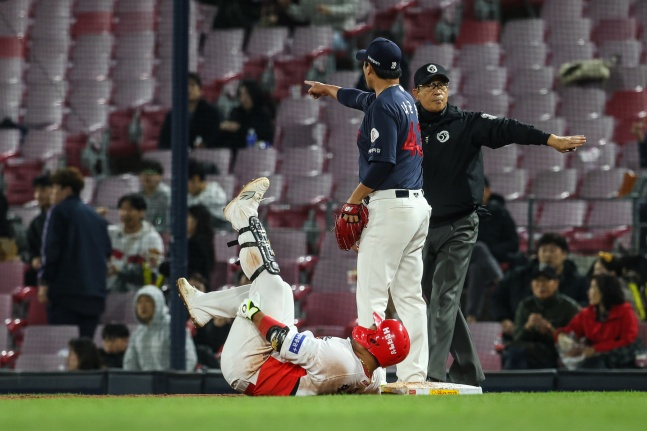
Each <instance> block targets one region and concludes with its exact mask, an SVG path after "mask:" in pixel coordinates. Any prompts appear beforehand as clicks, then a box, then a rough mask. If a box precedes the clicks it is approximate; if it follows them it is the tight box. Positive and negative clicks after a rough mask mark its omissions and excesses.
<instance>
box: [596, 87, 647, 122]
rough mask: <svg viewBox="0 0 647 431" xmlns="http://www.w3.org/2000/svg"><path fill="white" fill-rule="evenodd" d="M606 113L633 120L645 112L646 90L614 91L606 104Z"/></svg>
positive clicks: (646, 109) (646, 112) (646, 111)
mask: <svg viewBox="0 0 647 431" xmlns="http://www.w3.org/2000/svg"><path fill="white" fill-rule="evenodd" d="M606 113H607V115H611V116H613V117H615V118H616V119H618V120H633V119H637V118H640V117H643V116H645V115H646V114H647V91H644V90H642V89H641V90H639V91H616V92H615V93H613V95H612V96H611V99H609V101H608V102H607V105H606Z"/></svg>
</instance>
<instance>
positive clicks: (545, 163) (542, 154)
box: [521, 145, 568, 181]
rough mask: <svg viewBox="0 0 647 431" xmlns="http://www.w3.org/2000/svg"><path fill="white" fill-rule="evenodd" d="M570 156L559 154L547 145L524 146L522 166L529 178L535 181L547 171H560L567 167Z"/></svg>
mask: <svg viewBox="0 0 647 431" xmlns="http://www.w3.org/2000/svg"><path fill="white" fill-rule="evenodd" d="M567 157H568V156H567V155H566V154H563V153H559V152H557V151H555V150H553V149H552V148H547V147H546V146H545V145H541V146H537V145H525V146H523V156H522V159H523V162H522V163H521V166H522V167H523V168H525V169H526V171H527V172H528V178H529V179H530V181H533V180H534V179H535V178H536V176H537V174H539V173H540V172H542V171H545V170H551V171H558V170H561V169H564V168H565V167H566V162H567V160H568V158H567Z"/></svg>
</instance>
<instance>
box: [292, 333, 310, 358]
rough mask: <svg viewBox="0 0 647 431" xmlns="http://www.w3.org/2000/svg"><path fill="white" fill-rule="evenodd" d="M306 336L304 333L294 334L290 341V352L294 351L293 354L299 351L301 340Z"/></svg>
mask: <svg viewBox="0 0 647 431" xmlns="http://www.w3.org/2000/svg"><path fill="white" fill-rule="evenodd" d="M305 338H306V336H305V335H304V334H296V335H295V336H294V338H293V339H292V342H291V343H290V349H289V350H290V352H291V353H294V354H295V355H296V354H298V353H299V350H301V344H303V340H304V339H305Z"/></svg>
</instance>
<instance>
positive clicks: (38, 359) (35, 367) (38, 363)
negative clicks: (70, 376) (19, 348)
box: [14, 349, 67, 373]
mask: <svg viewBox="0 0 647 431" xmlns="http://www.w3.org/2000/svg"><path fill="white" fill-rule="evenodd" d="M61 350H62V349H61ZM14 369H15V370H16V371H31V372H35V371H37V372H41V373H42V372H50V373H51V372H53V371H67V355H63V354H56V353H54V354H29V353H27V354H24V353H21V354H20V355H19V356H18V358H17V359H16V365H15V368H14Z"/></svg>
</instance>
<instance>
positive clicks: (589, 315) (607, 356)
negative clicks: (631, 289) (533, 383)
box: [555, 274, 641, 368]
mask: <svg viewBox="0 0 647 431" xmlns="http://www.w3.org/2000/svg"><path fill="white" fill-rule="evenodd" d="M588 295H589V306H588V307H586V308H584V309H582V311H580V312H579V313H578V314H577V315H575V317H573V319H572V320H571V322H570V323H569V324H568V325H566V326H565V327H563V328H560V329H558V330H557V331H555V340H556V341H557V343H558V345H560V347H563V346H566V345H569V344H571V343H569V340H568V338H570V337H571V336H574V337H575V338H576V339H579V340H582V339H583V346H581V347H575V348H573V349H571V350H570V351H568V352H566V353H565V355H566V356H570V357H574V356H580V355H581V356H583V357H584V360H583V361H582V363H581V364H580V365H579V368H628V367H633V366H635V358H636V352H637V350H638V349H639V348H640V346H641V342H640V340H639V339H638V319H637V318H636V314H635V313H634V311H633V309H632V307H631V304H629V303H628V302H626V301H625V298H624V293H623V292H622V287H621V285H620V281H619V280H618V278H617V277H615V276H613V275H610V274H599V275H595V276H594V277H593V278H592V280H591V285H590V287H589V291H588ZM574 344H575V345H577V344H578V343H574Z"/></svg>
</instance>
